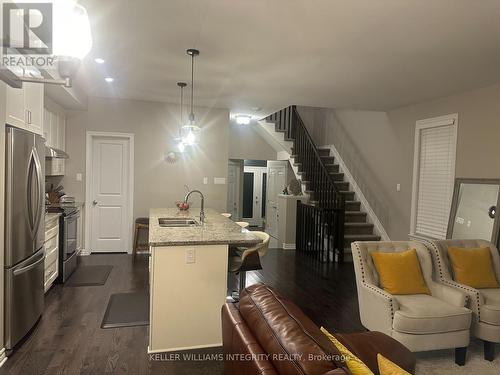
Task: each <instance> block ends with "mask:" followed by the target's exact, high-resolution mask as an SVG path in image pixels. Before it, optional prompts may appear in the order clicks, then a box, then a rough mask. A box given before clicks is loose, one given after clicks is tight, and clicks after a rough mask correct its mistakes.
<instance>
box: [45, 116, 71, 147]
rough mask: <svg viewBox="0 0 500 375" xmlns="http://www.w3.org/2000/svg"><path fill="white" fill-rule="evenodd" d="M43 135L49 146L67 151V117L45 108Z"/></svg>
mask: <svg viewBox="0 0 500 375" xmlns="http://www.w3.org/2000/svg"><path fill="white" fill-rule="evenodd" d="M43 134H44V135H45V140H46V144H47V146H50V147H53V148H57V149H59V150H63V151H65V150H66V115H65V114H64V113H57V112H52V111H50V110H48V109H47V108H45V115H44V125H43Z"/></svg>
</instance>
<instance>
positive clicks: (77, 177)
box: [76, 173, 83, 181]
mask: <svg viewBox="0 0 500 375" xmlns="http://www.w3.org/2000/svg"><path fill="white" fill-rule="evenodd" d="M76 180H77V181H82V180H83V178H82V174H81V173H77V174H76Z"/></svg>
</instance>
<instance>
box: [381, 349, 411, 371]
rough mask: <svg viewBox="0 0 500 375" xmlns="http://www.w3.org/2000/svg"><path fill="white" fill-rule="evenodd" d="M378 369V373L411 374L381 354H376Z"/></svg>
mask: <svg viewBox="0 0 500 375" xmlns="http://www.w3.org/2000/svg"><path fill="white" fill-rule="evenodd" d="M377 363H378V371H379V372H380V375H411V374H410V373H409V372H408V371H405V370H403V369H402V368H401V367H399V366H398V365H396V364H395V363H393V362H391V361H389V360H388V359H387V358H385V357H384V356H383V355H382V354H380V353H379V354H377Z"/></svg>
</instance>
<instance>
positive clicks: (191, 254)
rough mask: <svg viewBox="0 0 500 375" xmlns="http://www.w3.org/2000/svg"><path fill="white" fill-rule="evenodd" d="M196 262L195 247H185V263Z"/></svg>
mask: <svg viewBox="0 0 500 375" xmlns="http://www.w3.org/2000/svg"><path fill="white" fill-rule="evenodd" d="M193 263H196V249H195V248H194V247H189V248H187V249H186V264H193Z"/></svg>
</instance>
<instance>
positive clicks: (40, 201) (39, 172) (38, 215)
mask: <svg viewBox="0 0 500 375" xmlns="http://www.w3.org/2000/svg"><path fill="white" fill-rule="evenodd" d="M33 160H34V161H35V172H36V182H37V187H36V189H37V190H36V191H37V194H36V197H37V201H36V211H35V212H36V213H35V218H34V226H33V235H36V234H37V233H38V231H39V230H40V228H39V227H40V222H41V221H42V215H43V214H44V213H43V206H42V205H43V203H44V197H43V189H42V187H43V176H42V166H41V164H40V157H39V156H38V152H37V150H36V149H33Z"/></svg>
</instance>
